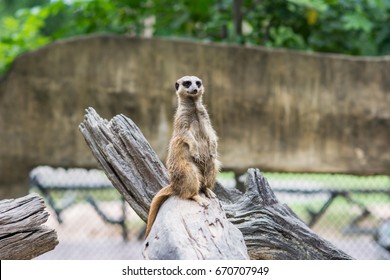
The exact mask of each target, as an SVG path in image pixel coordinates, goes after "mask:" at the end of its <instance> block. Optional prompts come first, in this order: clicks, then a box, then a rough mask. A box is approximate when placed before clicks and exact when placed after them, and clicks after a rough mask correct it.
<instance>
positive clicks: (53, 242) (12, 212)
mask: <svg viewBox="0 0 390 280" xmlns="http://www.w3.org/2000/svg"><path fill="white" fill-rule="evenodd" d="M48 217H49V213H47V212H46V211H45V204H44V201H43V199H42V198H41V197H40V196H39V195H37V194H29V195H26V196H24V197H21V198H17V199H5V200H1V201H0V259H2V260H7V259H8V260H21V259H33V258H35V257H37V256H39V255H42V254H43V253H46V252H48V251H50V250H53V249H54V248H55V247H56V246H57V244H58V239H57V233H56V232H55V230H54V229H50V228H48V227H46V226H44V225H43V224H44V223H45V222H46V221H47V219H48Z"/></svg>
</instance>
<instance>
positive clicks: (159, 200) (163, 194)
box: [145, 185, 174, 239]
mask: <svg viewBox="0 0 390 280" xmlns="http://www.w3.org/2000/svg"><path fill="white" fill-rule="evenodd" d="M173 194H174V192H173V190H172V187H171V185H168V186H166V187H164V188H162V189H161V190H160V191H159V192H158V193H157V194H156V195H155V196H154V198H153V200H152V203H151V204H150V209H149V215H148V223H147V226H146V232H145V239H146V237H148V235H149V232H150V230H151V229H152V226H153V223H154V220H155V219H156V216H157V213H158V210H159V209H160V207H161V205H162V204H163V203H164V201H165V200H167V199H168V198H169V197H170V196H172V195H173Z"/></svg>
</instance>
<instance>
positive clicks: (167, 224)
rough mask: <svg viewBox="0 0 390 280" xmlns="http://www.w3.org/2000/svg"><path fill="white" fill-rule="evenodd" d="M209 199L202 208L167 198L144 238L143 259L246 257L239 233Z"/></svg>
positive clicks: (185, 201)
mask: <svg viewBox="0 0 390 280" xmlns="http://www.w3.org/2000/svg"><path fill="white" fill-rule="evenodd" d="M203 197H204V196H203ZM209 201H210V205H209V206H208V207H207V208H204V207H202V206H200V205H199V204H198V203H196V202H195V201H192V200H183V199H180V198H178V197H170V198H169V199H168V200H167V201H166V202H165V203H164V204H163V205H162V207H161V209H160V211H159V213H158V218H157V219H156V222H155V223H154V225H153V228H152V230H151V232H150V234H149V236H148V238H147V239H146V240H145V247H144V252H143V254H144V257H145V259H174V260H175V259H180V260H183V259H187V260H188V259H190V260H191V259H201V260H213V259H232V260H245V259H249V256H248V252H247V248H246V246H245V242H244V238H243V236H242V233H241V232H240V231H239V230H238V229H237V228H236V227H235V226H234V225H233V224H232V223H231V222H230V221H228V220H227V218H226V216H225V212H224V210H223V208H222V206H221V204H220V202H219V200H218V199H217V198H213V199H210V200H209Z"/></svg>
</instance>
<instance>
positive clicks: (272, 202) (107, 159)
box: [80, 108, 352, 259]
mask: <svg viewBox="0 0 390 280" xmlns="http://www.w3.org/2000/svg"><path fill="white" fill-rule="evenodd" d="M80 131H81V133H82V134H83V135H84V138H85V140H86V142H87V143H88V145H89V146H90V148H91V150H92V152H93V154H94V155H95V157H96V158H97V160H98V161H99V162H100V164H101V165H102V167H103V169H104V170H105V172H106V174H107V176H108V178H109V179H110V180H111V182H112V183H113V185H114V186H115V187H116V188H117V189H118V191H119V192H120V193H121V194H122V195H123V196H124V197H125V199H126V200H127V201H128V203H129V204H130V206H131V207H132V208H133V209H134V210H135V211H136V213H137V214H138V215H139V216H140V217H141V219H143V220H144V221H146V220H147V214H148V210H149V205H150V202H151V200H152V198H153V196H154V195H155V194H156V193H157V191H158V190H159V189H161V188H162V187H164V186H165V185H167V184H168V174H167V171H166V169H165V167H164V165H163V164H162V163H161V161H160V160H159V159H158V157H157V155H156V153H155V152H154V151H153V149H152V148H151V146H150V145H149V143H148V141H147V140H146V139H145V137H144V136H143V134H142V133H141V131H140V130H139V128H138V127H137V126H136V125H135V124H134V123H133V121H132V120H130V119H129V118H127V117H125V116H124V115H117V116H115V117H114V118H113V119H112V120H111V121H107V120H104V119H102V118H101V117H100V116H99V115H98V114H97V113H96V112H95V110H94V109H93V108H89V109H88V110H87V112H86V115H85V119H84V121H83V122H82V123H81V124H80ZM215 192H216V194H217V196H218V198H219V200H221V203H222V206H223V209H224V211H225V212H226V217H227V218H228V220H229V221H230V222H232V223H233V224H234V225H235V226H236V227H237V228H238V229H240V231H241V232H242V234H243V237H244V240H245V244H246V246H247V248H248V253H249V256H250V258H251V259H352V258H351V257H350V256H348V255H347V254H346V253H344V252H342V251H341V250H338V249H337V248H336V247H334V246H333V245H332V244H331V243H329V242H328V241H326V240H324V239H323V238H321V237H319V236H318V235H316V234H315V233H314V232H313V231H311V230H310V228H309V227H307V226H306V225H305V224H304V222H302V221H301V220H300V219H299V218H298V217H297V216H296V215H295V214H294V213H293V212H292V211H291V209H290V208H289V207H288V206H286V205H283V204H280V203H279V202H278V200H277V199H276V197H275V195H274V193H273V192H272V190H271V188H270V186H269V184H268V182H267V180H266V179H265V178H264V177H263V176H262V174H261V173H260V171H259V170H257V169H249V170H248V179H247V182H246V192H245V193H243V194H242V193H241V192H239V191H238V190H236V189H228V188H225V187H223V186H222V185H220V184H219V183H217V184H216V187H215ZM213 203H214V202H213ZM175 204H176V205H175ZM178 204H180V205H178ZM215 204H218V205H219V203H217V202H216V201H215ZM183 205H185V206H183ZM182 209H186V211H188V213H187V214H186V215H188V216H186V217H191V215H192V218H189V219H185V221H183V219H182V218H180V217H183V216H180V215H176V214H177V213H172V212H174V211H175V212H181V211H182ZM212 209H213V211H207V210H205V209H200V207H199V206H197V205H196V203H192V202H191V201H179V200H178V199H177V198H171V199H170V201H169V202H168V203H167V205H164V206H163V207H162V208H161V209H160V213H159V215H158V217H157V220H156V222H155V223H157V224H158V223H159V222H160V221H159V220H160V219H161V225H159V226H158V228H157V227H156V228H154V227H153V229H152V232H151V237H150V238H154V239H158V238H161V233H162V232H164V234H165V235H163V236H164V239H161V240H162V241H163V242H165V240H169V242H165V244H164V246H161V248H160V250H161V249H163V250H164V252H158V251H159V250H157V248H153V246H159V244H161V241H159V242H158V241H156V242H155V241H153V242H152V241H151V239H150V238H148V239H147V240H146V242H145V249H144V256H145V257H146V258H150V259H157V258H189V259H199V258H200V259H201V258H204V257H205V256H212V257H211V258H214V259H217V258H220V259H227V258H237V259H238V258H239V257H238V256H239V255H240V256H244V255H245V254H242V251H241V249H239V250H238V251H237V252H235V250H231V251H230V255H229V256H227V255H226V254H225V253H224V254H222V253H221V254H219V255H218V254H214V253H211V252H212V251H213V250H214V249H213V248H212V246H214V244H212V242H209V240H214V238H216V237H217V238H218V239H221V240H218V242H226V244H224V246H225V247H226V249H227V250H229V248H230V249H231V247H230V245H229V244H228V243H229V242H231V241H230V240H226V239H225V240H224V237H226V235H224V234H221V235H219V234H216V233H215V228H213V227H214V226H215V221H216V220H217V219H218V220H219V221H223V220H224V213H223V211H221V212H220V213H218V214H216V212H214V204H213V205H212ZM215 209H217V208H215ZM221 210H222V209H221ZM197 212H201V213H202V214H201V215H200V216H198V215H196V213H197ZM174 215H175V216H174ZM163 220H164V222H163ZM206 221H209V225H207V222H206ZM210 221H211V222H210ZM189 222H190V223H191V231H189V230H188V226H187V228H186V225H188V223H189ZM205 223H206V225H205ZM164 227H165V228H164ZM178 229H180V233H179V231H178ZM193 229H198V231H196V230H195V231H194V230H193ZM218 230H219V229H218ZM213 231H214V232H213ZM190 232H191V234H189V233H190ZM195 232H196V234H198V235H197V236H196V237H194V236H193V235H192V234H195ZM166 234H169V236H167V235H166ZM181 234H184V236H181ZM239 236H240V235H239V234H237V235H233V236H232V238H233V239H234V244H240V242H241V241H240V237H239ZM166 238H167V239H166ZM202 238H203V239H202ZM180 240H185V242H186V243H185V244H186V245H187V244H191V246H192V247H184V246H183V245H182V244H181V243H180V242H181V241H180ZM193 240H197V241H196V242H193V243H191V241H193ZM175 241H176V242H175ZM179 241H180V242H179ZM218 244H220V243H218ZM221 244H222V243H221ZM146 245H148V246H146ZM218 246H220V245H218ZM179 250H182V252H180V253H178V252H179ZM183 250H187V251H186V252H184V251H183Z"/></svg>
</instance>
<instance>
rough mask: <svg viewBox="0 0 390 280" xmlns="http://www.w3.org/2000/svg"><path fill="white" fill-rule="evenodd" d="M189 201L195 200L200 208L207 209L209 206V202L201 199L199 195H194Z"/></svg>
mask: <svg viewBox="0 0 390 280" xmlns="http://www.w3.org/2000/svg"><path fill="white" fill-rule="evenodd" d="M191 199H193V200H195V201H196V202H197V203H198V204H199V205H200V206H203V207H207V206H209V202H208V201H207V200H206V199H204V198H203V197H201V196H200V195H199V194H196V195H194V196H193V197H191Z"/></svg>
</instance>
